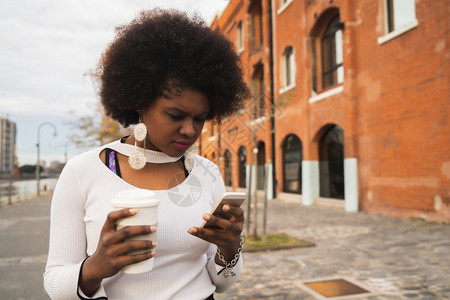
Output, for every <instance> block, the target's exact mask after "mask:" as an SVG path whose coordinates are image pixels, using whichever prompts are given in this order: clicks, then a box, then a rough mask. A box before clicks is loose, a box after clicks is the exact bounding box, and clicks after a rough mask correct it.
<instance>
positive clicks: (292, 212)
mask: <svg viewBox="0 0 450 300" xmlns="http://www.w3.org/2000/svg"><path fill="white" fill-rule="evenodd" d="M260 214H262V210H261V212H260ZM259 224H261V222H260V223H259ZM271 232H281V233H286V234H289V235H292V236H294V237H297V238H299V239H303V240H307V241H310V242H313V243H315V244H316V246H315V247H312V248H298V249H292V250H282V251H273V252H265V253H258V252H257V253H244V254H243V255H244V266H245V267H244V272H243V274H242V276H241V278H240V280H239V282H238V283H237V284H236V285H234V286H233V287H232V288H231V289H230V290H228V291H227V292H226V293H225V294H222V295H221V294H217V296H216V299H317V298H319V297H317V296H316V297H313V296H311V294H310V293H308V292H305V288H304V285H303V282H305V281H315V280H317V279H326V278H333V279H336V278H342V279H348V281H350V282H353V283H357V284H358V285H359V286H361V287H364V288H366V289H367V290H369V291H371V292H373V293H372V294H365V295H366V296H362V297H358V299H409V298H411V299H450V250H449V249H450V225H442V224H433V223H426V222H423V221H420V220H409V219H398V218H393V217H387V216H381V215H370V214H367V213H364V212H358V213H346V212H344V210H343V209H338V208H330V207H317V206H312V207H304V206H301V205H300V204H296V203H287V202H283V201H279V200H273V201H270V202H269V214H268V233H271ZM323 299H331V298H323Z"/></svg>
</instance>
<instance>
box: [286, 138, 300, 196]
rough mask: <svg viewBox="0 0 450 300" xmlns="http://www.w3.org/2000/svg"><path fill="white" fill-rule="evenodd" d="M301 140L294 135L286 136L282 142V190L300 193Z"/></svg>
mask: <svg viewBox="0 0 450 300" xmlns="http://www.w3.org/2000/svg"><path fill="white" fill-rule="evenodd" d="M302 156H303V153H302V142H301V140H300V139H299V138H298V137H297V136H296V135H295V134H290V135H288V136H287V137H286V139H285V141H284V144H283V179H284V182H283V191H284V192H286V193H295V194H301V193H302Z"/></svg>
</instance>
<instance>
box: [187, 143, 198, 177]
mask: <svg viewBox="0 0 450 300" xmlns="http://www.w3.org/2000/svg"><path fill="white" fill-rule="evenodd" d="M197 152H198V146H197V144H195V143H194V144H192V146H191V147H189V149H187V150H186V152H185V153H184V167H185V168H186V170H188V171H189V172H191V171H192V169H193V168H194V157H195V155H196V154H197Z"/></svg>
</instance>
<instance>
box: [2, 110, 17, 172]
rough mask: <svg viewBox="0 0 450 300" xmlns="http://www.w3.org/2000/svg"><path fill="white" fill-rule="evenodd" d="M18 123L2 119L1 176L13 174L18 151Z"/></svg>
mask: <svg viewBox="0 0 450 300" xmlns="http://www.w3.org/2000/svg"><path fill="white" fill-rule="evenodd" d="M16 132H17V130H16V123H14V122H12V121H10V120H8V119H6V118H0V174H11V172H12V171H13V169H14V163H15V162H16V159H15V149H16Z"/></svg>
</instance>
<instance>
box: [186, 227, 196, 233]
mask: <svg viewBox="0 0 450 300" xmlns="http://www.w3.org/2000/svg"><path fill="white" fill-rule="evenodd" d="M188 232H189V233H191V234H192V233H196V232H197V230H196V229H195V228H189V230H188Z"/></svg>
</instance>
